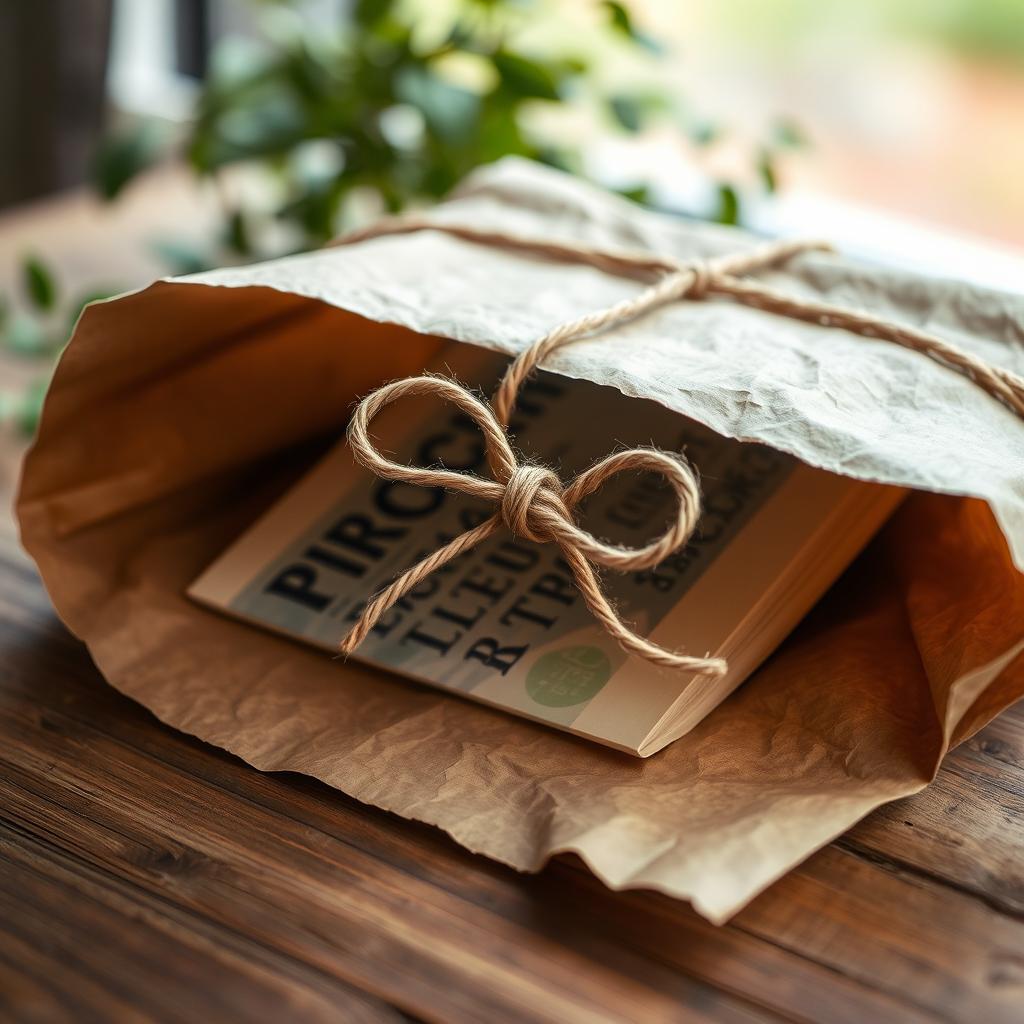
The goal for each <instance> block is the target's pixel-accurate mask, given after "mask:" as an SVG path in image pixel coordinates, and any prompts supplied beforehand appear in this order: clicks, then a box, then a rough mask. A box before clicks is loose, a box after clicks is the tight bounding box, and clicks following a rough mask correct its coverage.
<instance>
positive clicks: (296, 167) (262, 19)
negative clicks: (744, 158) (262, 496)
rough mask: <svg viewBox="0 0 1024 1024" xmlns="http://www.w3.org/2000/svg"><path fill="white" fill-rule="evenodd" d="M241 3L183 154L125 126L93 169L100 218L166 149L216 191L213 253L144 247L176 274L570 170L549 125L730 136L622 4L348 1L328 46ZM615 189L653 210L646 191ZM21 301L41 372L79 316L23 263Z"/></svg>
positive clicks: (777, 131) (3, 339)
mask: <svg viewBox="0 0 1024 1024" xmlns="http://www.w3.org/2000/svg"><path fill="white" fill-rule="evenodd" d="M237 2H238V3H240V4H241V3H244V4H245V5H247V6H249V7H251V8H252V9H253V10H254V11H255V12H256V15H257V18H256V24H257V27H258V30H259V31H258V33H257V35H256V36H255V37H254V38H244V39H241V38H229V39H226V40H224V41H223V42H222V43H220V44H218V46H217V48H216V50H215V52H214V54H213V57H212V60H211V62H210V68H209V73H208V75H207V78H206V80H205V81H204V82H203V83H202V86H201V89H200V91H199V94H198V97H197V101H196V107H195V112H194V117H193V119H192V120H191V122H190V123H189V124H188V125H187V126H186V128H185V136H184V138H183V139H182V138H181V136H180V132H179V133H178V137H177V138H175V132H174V131H173V130H172V128H171V126H168V125H166V124H162V123H160V122H157V121H154V120H134V121H132V120H128V121H122V122H121V123H120V124H119V125H118V127H117V130H115V131H113V132H111V133H110V134H109V136H108V137H107V138H106V139H105V140H103V142H102V144H101V145H100V147H99V150H98V153H97V156H96V159H95V163H94V180H95V186H96V189H97V191H98V193H99V194H100V195H101V196H102V197H103V198H104V199H106V200H110V201H112V200H115V199H116V198H117V197H118V196H119V195H120V194H121V193H122V191H123V190H124V189H125V188H126V187H128V186H129V185H130V184H131V182H132V181H133V180H134V179H135V178H136V177H137V176H138V175H139V174H141V173H143V172H144V171H146V170H147V169H148V168H150V167H151V166H152V165H153V164H154V163H156V162H157V161H159V160H162V159H165V158H167V157H168V156H169V155H171V154H173V153H174V152H178V154H179V156H183V157H184V159H185V160H186V162H187V163H188V164H189V165H190V166H191V168H192V169H193V170H194V171H195V173H196V174H197V176H198V177H199V178H200V179H201V180H209V181H212V182H213V183H214V185H215V187H216V189H217V194H218V195H219V196H220V198H221V202H222V206H223V208H224V218H223V225H222V228H221V230H220V232H219V235H218V237H216V238H214V239H211V240H210V243H209V244H208V245H207V246H206V247H205V248H202V249H200V248H197V246H196V245H195V244H194V243H186V242H183V241H180V240H177V239H161V240H159V241H156V242H154V243H153V249H154V251H156V252H157V253H158V255H159V256H160V257H161V259H162V260H163V262H164V263H165V264H166V265H167V267H168V269H169V270H170V271H171V272H172V273H175V274H187V273H194V272H197V271H200V270H203V269H205V268H206V267H208V266H213V265H221V264H224V263H228V262H241V261H249V260H252V259H256V258H262V257H266V256H271V255H279V254H281V253H282V252H288V251H294V250H301V249H307V248H310V247H311V246H317V245H321V244H323V243H324V242H326V241H327V240H329V239H330V238H332V237H334V236H336V235H337V234H338V233H339V232H340V231H343V230H344V229H345V228H346V227H348V226H350V224H351V223H352V222H353V220H354V219H356V218H360V217H362V218H366V217H369V216H374V215H376V214H378V213H381V212H396V211H398V210H401V209H403V208H404V207H406V206H409V205H410V204H417V203H429V202H432V201H434V200H436V199H438V198H439V197H441V196H443V195H444V194H445V193H446V192H448V191H449V190H450V189H451V188H452V187H453V186H454V185H455V184H456V183H457V182H458V181H459V180H460V179H461V178H462V177H464V176H465V175H466V174H467V173H468V172H469V171H471V170H473V169H474V168H475V167H477V166H479V165H481V164H485V163H489V162H491V161H493V160H496V159H498V158H500V157H503V156H508V155H513V154H514V155H518V156H523V157H528V158H530V159H534V160H539V161H542V162H545V163H548V164H551V165H554V166H557V167H560V168H563V169H565V170H568V171H570V172H573V173H576V174H581V173H584V171H585V165H584V160H583V156H582V153H581V150H580V141H579V139H580V135H579V133H574V132H573V131H566V130H564V121H563V122H559V121H558V120H557V115H559V114H565V113H570V114H572V115H573V116H574V117H577V118H578V119H582V120H585V121H586V122H587V123H588V124H589V125H590V127H591V129H592V131H591V137H592V135H593V131H594V130H596V131H597V132H598V133H601V134H607V133H609V132H618V133H620V134H623V135H631V134H637V133H640V132H642V131H645V130H646V129H648V128H649V127H651V126H654V125H659V124H660V125H666V124H667V125H668V126H669V127H670V128H672V129H674V130H675V131H676V132H677V134H678V135H679V138H680V140H681V142H683V143H686V144H689V145H690V146H691V147H692V148H693V149H694V150H695V151H697V152H706V151H709V150H711V149H712V148H713V147H715V146H717V145H718V144H719V142H720V140H721V139H722V138H723V136H724V134H725V133H724V132H723V129H722V127H721V126H720V125H717V124H713V123H709V122H706V121H701V120H699V119H694V118H693V116H692V115H691V114H690V113H689V112H687V111H686V110H685V108H683V107H682V106H681V101H680V100H679V98H678V97H676V96H674V94H673V93H672V91H671V90H669V89H668V88H667V87H666V86H665V85H664V79H663V78H662V77H659V71H658V69H659V67H660V62H661V59H662V57H663V56H664V54H663V50H662V46H661V45H660V43H659V42H658V41H657V40H656V39H655V38H653V37H652V36H650V35H648V34H647V33H645V32H644V31H643V29H642V28H641V27H640V26H638V24H637V23H636V22H635V20H634V18H633V16H632V14H631V13H630V10H629V8H628V6H627V5H626V4H623V3H621V2H617V0H592V2H591V3H590V4H589V5H587V4H580V5H572V7H573V10H574V11H575V12H576V14H578V15H582V20H579V19H578V20H577V21H576V22H574V23H571V24H570V23H567V22H566V21H565V19H564V17H563V15H564V12H565V10H566V9H567V7H568V6H569V5H564V4H560V3H557V2H553V0H352V3H351V5H350V7H349V8H348V13H347V14H346V15H344V16H342V17H339V20H338V23H337V24H336V25H335V26H333V27H328V28H327V29H326V30H325V28H324V26H323V25H322V23H321V22H319V21H317V22H313V21H311V20H310V19H307V18H305V17H304V4H303V0H237ZM610 67H617V68H618V69H619V71H620V73H619V74H618V75H615V74H611V73H609V70H608V69H609V68H610ZM623 69H625V73H622V72H623ZM623 83H626V84H623ZM551 114H555V115H556V118H555V123H554V126H552V124H551V123H550V117H548V121H549V123H548V124H547V126H546V127H545V126H544V120H545V115H551ZM802 144H803V139H802V136H801V135H800V133H799V131H798V130H797V129H796V128H795V127H794V126H793V125H791V124H789V123H781V122H780V123H779V124H778V125H776V126H774V127H773V129H772V130H771V132H770V133H769V135H768V137H767V139H766V140H765V141H764V142H763V144H761V145H760V146H758V147H757V148H756V150H755V151H754V152H753V153H752V154H751V158H750V167H751V171H752V176H753V179H754V187H755V188H759V189H760V190H762V191H763V192H767V193H772V192H774V191H775V190H776V188H777V186H778V180H779V174H778V166H777V165H778V158H779V155H780V154H781V153H782V152H783V151H785V150H788V149H793V148H796V147H798V146H801V145H802ZM240 165H244V166H246V167H249V168H255V169H257V170H258V171H259V172H261V174H262V178H263V179H266V181H267V183H268V188H266V189H263V190H262V191H261V192H260V196H259V198H258V200H254V199H253V198H252V196H251V195H249V194H247V195H245V196H243V195H241V194H239V192H238V191H237V190H234V189H232V187H231V185H230V183H229V182H228V181H227V180H226V179H227V176H226V175H225V172H226V171H227V170H228V169H229V168H233V167H236V166H240ZM621 191H622V192H623V194H624V195H627V196H629V197H630V198H632V199H635V200H638V201H641V202H646V201H648V200H649V198H650V196H649V190H648V183H647V182H644V181H638V182H635V183H633V184H632V185H630V186H629V187H623V188H621ZM746 192H749V186H744V187H742V188H741V187H740V185H739V184H738V183H736V182H733V181H719V182H709V189H708V193H709V196H710V197H711V198H710V203H711V205H710V206H709V208H708V209H705V210H701V211H690V212H691V213H697V214H700V215H703V216H706V217H711V218H713V219H717V220H719V221H721V222H723V223H728V224H735V223H738V222H739V221H740V220H741V219H742V197H743V195H744V194H745V193H746ZM268 196H269V197H270V198H269V201H268ZM22 291H23V292H24V295H23V296H21V301H20V302H19V303H17V305H18V306H19V307H20V311H19V312H17V313H11V312H10V311H9V309H8V306H4V307H3V309H0V343H2V344H3V345H4V346H5V347H6V348H7V349H8V350H11V351H14V352H17V353H18V354H19V355H23V356H26V357H35V358H38V359H42V360H47V361H51V362H52V360H53V357H54V356H55V355H56V354H57V353H59V351H60V350H61V349H62V347H63V345H64V344H65V342H66V339H67V337H68V334H69V329H70V327H71V326H73V324H74V322H75V319H76V318H77V316H78V314H79V312H80V310H81V308H82V304H83V301H85V299H79V300H78V301H76V302H72V303H70V304H69V305H68V306H67V308H66V309H65V310H64V311H63V312H62V311H61V308H60V295H59V292H60V289H59V288H58V285H57V283H56V281H55V278H54V275H53V274H52V273H51V272H49V271H48V270H47V268H46V266H45V264H44V263H43V262H42V261H41V260H39V259H38V258H36V257H29V258H27V259H26V260H25V262H24V267H23V289H22ZM105 294H109V293H104V292H101V293H99V294H98V295H93V296H89V297H88V298H96V297H104V295H105ZM45 384H46V378H45V377H42V378H40V379H39V380H38V381H36V382H34V383H33V384H32V386H31V387H30V388H29V389H28V391H27V392H26V393H25V394H22V395H7V396H2V395H0V419H2V418H5V419H7V420H8V421H12V420H13V421H16V422H17V423H18V424H19V425H20V426H21V427H22V428H23V429H25V430H27V431H31V430H34V424H35V418H36V416H37V415H38V405H39V401H40V400H41V397H42V394H43V392H44V390H45Z"/></svg>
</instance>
